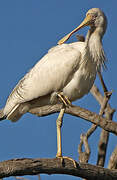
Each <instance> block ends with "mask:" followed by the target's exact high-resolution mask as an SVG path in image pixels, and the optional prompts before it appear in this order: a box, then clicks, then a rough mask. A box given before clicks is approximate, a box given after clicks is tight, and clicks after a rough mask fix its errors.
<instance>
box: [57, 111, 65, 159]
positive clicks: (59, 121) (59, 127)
mask: <svg viewBox="0 0 117 180" xmlns="http://www.w3.org/2000/svg"><path fill="white" fill-rule="evenodd" d="M64 112H65V109H64V108H63V109H61V110H60V113H59V116H58V118H57V120H56V126H57V154H56V157H62V145H61V127H62V122H63V116H64Z"/></svg>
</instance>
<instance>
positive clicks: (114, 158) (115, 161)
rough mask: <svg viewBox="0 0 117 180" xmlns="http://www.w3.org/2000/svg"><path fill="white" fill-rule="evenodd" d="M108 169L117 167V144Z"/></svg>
mask: <svg viewBox="0 0 117 180" xmlns="http://www.w3.org/2000/svg"><path fill="white" fill-rule="evenodd" d="M108 169H117V146H116V147H115V149H114V151H113V153H112V155H111V157H110V160H109V164H108Z"/></svg>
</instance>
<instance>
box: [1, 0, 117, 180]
mask: <svg viewBox="0 0 117 180" xmlns="http://www.w3.org/2000/svg"><path fill="white" fill-rule="evenodd" d="M116 6H117V5H116V1H115V0H111V1H109V0H98V1H94V0H81V1H80V0H50V1H48V0H0V82H1V83H0V84H1V87H0V108H2V107H3V106H4V105H5V101H6V99H7V97H8V95H9V93H10V92H11V90H12V89H13V87H14V86H15V85H16V84H17V82H18V81H19V80H20V79H21V78H22V76H23V75H24V74H25V73H26V72H28V70H29V69H30V68H31V67H32V66H33V65H34V64H35V63H36V62H37V61H38V60H39V59H40V58H41V57H42V56H43V55H44V54H46V53H47V51H48V49H50V48H51V47H52V46H55V45H56V44H57V41H58V40H59V39H60V38H62V37H63V36H64V35H65V34H67V33H69V32H70V31H71V30H73V29H74V28H75V27H77V26H78V25H79V24H80V23H81V21H82V20H83V19H84V17H85V13H86V12H87V10H88V9H90V8H93V7H98V8H101V9H102V10H103V11H104V12H105V14H106V16H107V18H108V27H107V32H106V34H105V36H104V38H103V46H104V50H105V53H106V56H107V59H108V63H107V67H108V69H107V70H106V71H104V72H103V76H104V80H105V83H106V85H107V87H108V89H109V90H113V95H112V98H111V100H110V103H111V106H112V107H113V108H115V109H116V108H117V105H116V101H117V83H116V79H117V78H116V76H117V70H116V68H117V58H116V52H117V47H116V46H117V43H116V41H117V38H116V37H117V36H116V32H117V25H116V24H117V23H116V22H117V20H116V18H117V8H116ZM87 30H88V28H87V27H85V28H84V29H83V30H80V31H79V34H83V35H86V33H87ZM74 41H76V38H75V35H74V36H73V37H72V38H71V39H70V40H69V41H68V43H69V42H74ZM95 83H96V85H97V86H98V87H99V88H100V89H101V91H102V88H101V85H100V83H99V79H98V78H97V79H96V82H95ZM75 104H76V105H79V106H81V107H84V108H87V109H89V110H92V111H94V112H97V113H98V112H99V108H100V107H99V105H98V103H97V102H96V100H95V99H94V98H93V97H92V95H91V94H90V93H89V94H88V95H87V96H85V97H84V98H82V99H81V100H79V101H76V102H75ZM57 115H58V114H54V115H51V116H47V117H43V118H39V117H36V116H33V115H31V114H26V115H24V116H23V117H22V118H21V119H20V120H19V121H18V122H17V123H11V122H10V121H8V120H6V121H2V122H0V144H1V146H0V161H3V160H8V159H12V158H22V157H27V158H54V157H55V155H56V118H57ZM116 118H117V113H115V115H114V121H116ZM90 126H91V123H89V122H86V121H85V120H83V119H80V118H76V117H72V116H69V115H65V116H64V123H63V128H62V140H63V155H65V156H70V157H72V158H74V159H76V160H77V159H78V153H77V147H78V144H79V141H80V134H81V133H85V132H86V131H87V130H88V128H89V127H90ZM99 135H100V128H98V130H96V132H95V133H94V134H93V135H92V136H91V138H90V139H89V143H90V146H91V150H92V151H91V158H90V161H89V162H90V163H93V164H95V163H96V160H97V144H98V139H99ZM116 142H117V138H116V137H115V136H114V135H112V134H111V135H110V139H109V145H108V151H107V160H106V165H105V167H106V166H107V164H108V160H109V157H110V155H111V153H112V151H113V150H114V148H115V146H116ZM26 178H29V179H30V180H37V177H36V176H34V177H33V176H27V177H26ZM60 178H61V179H64V180H75V179H78V178H76V177H73V176H66V175H51V176H49V175H41V180H46V179H48V180H59V179H60ZM6 179H8V180H13V177H12V178H6ZM79 179H80V178H79Z"/></svg>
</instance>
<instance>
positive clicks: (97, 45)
mask: <svg viewBox="0 0 117 180" xmlns="http://www.w3.org/2000/svg"><path fill="white" fill-rule="evenodd" d="M85 26H89V27H90V28H89V30H88V33H87V36H86V39H85V42H74V43H70V44H64V42H65V41H67V40H68V39H69V38H70V36H71V35H72V34H73V33H74V32H76V31H78V30H79V29H81V28H83V27H85ZM106 27H107V19H106V16H105V14H104V13H103V12H102V11H101V10H100V9H99V8H93V9H90V10H89V11H88V12H87V14H86V18H85V19H84V21H83V22H82V23H81V24H80V26H78V27H77V28H76V29H74V30H73V31H72V32H71V33H69V34H68V35H66V36H65V37H64V38H62V39H61V40H60V41H59V42H58V45H57V46H56V47H54V48H51V49H50V50H49V51H48V53H47V54H46V55H45V56H44V57H43V58H42V59H41V60H40V61H38V62H37V64H36V65H35V66H34V67H33V68H32V69H31V70H30V71H29V72H28V73H27V74H26V75H25V76H24V77H23V78H22V79H21V80H20V81H19V83H18V84H17V85H16V87H15V88H14V89H13V91H12V92H11V94H10V95H9V97H8V99H7V102H6V105H5V107H4V108H3V109H1V111H0V119H1V120H3V119H8V120H11V121H13V122H15V121H17V120H18V119H19V118H21V116H22V115H23V114H25V113H27V112H29V111H30V110H31V109H33V108H35V107H42V106H46V105H49V104H57V103H62V104H63V108H62V109H61V111H60V114H59V116H58V119H57V155H56V157H62V149H61V123H62V118H63V114H64V111H65V106H66V105H70V102H72V101H75V100H77V99H79V98H81V97H83V96H84V95H85V94H87V93H88V92H89V91H90V89H91V87H92V86H93V83H94V81H95V78H96V74H97V72H98V71H100V69H101V67H102V66H104V65H105V60H106V58H105V54H104V50H103V47H102V37H103V35H104V33H105V31H106Z"/></svg>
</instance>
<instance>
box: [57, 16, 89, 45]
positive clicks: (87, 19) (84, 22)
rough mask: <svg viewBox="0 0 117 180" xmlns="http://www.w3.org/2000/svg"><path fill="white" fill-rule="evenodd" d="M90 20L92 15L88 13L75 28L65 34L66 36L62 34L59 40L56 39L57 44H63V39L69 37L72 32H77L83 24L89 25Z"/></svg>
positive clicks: (65, 39)
mask: <svg viewBox="0 0 117 180" xmlns="http://www.w3.org/2000/svg"><path fill="white" fill-rule="evenodd" d="M91 20H92V16H91V15H90V14H88V15H87V16H86V18H85V19H84V21H83V22H82V23H81V24H80V25H79V26H78V27H77V28H75V29H74V30H73V31H72V32H70V33H69V34H67V35H66V36H64V37H63V38H62V39H61V40H59V41H58V43H57V44H59V45H60V44H63V43H64V42H65V41H67V40H68V39H69V38H70V37H71V35H72V34H73V33H75V32H77V31H78V30H79V29H81V28H83V27H84V26H88V25H90V23H91Z"/></svg>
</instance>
